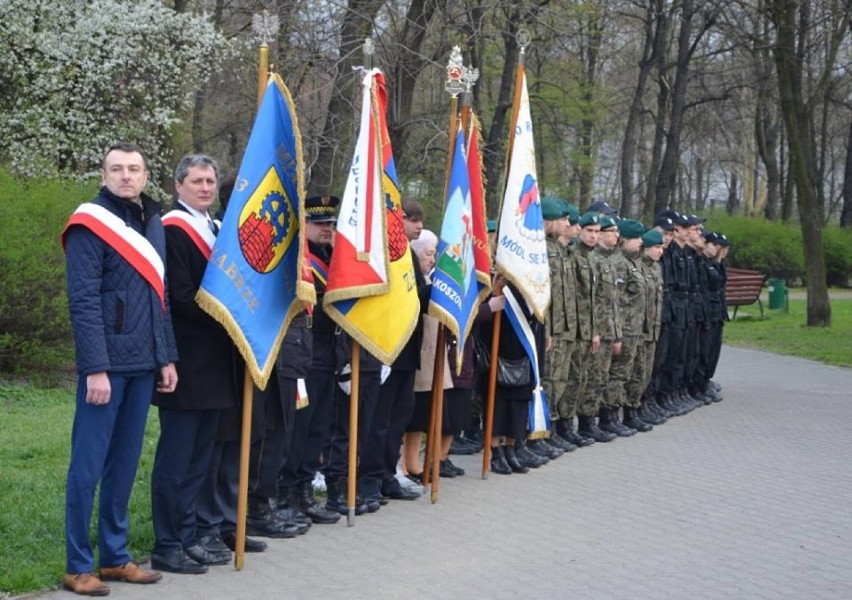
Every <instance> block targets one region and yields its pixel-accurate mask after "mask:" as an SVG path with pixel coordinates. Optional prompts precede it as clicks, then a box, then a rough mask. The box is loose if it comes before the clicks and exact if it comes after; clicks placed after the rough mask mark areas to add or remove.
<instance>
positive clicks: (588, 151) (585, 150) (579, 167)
mask: <svg viewBox="0 0 852 600" xmlns="http://www.w3.org/2000/svg"><path fill="white" fill-rule="evenodd" d="M603 10H604V9H603V8H598V7H589V8H587V11H588V13H589V14H588V18H587V19H586V23H585V24H586V35H585V36H583V37H584V38H585V39H584V40H583V42H584V43H583V42H581V48H580V60H581V61H582V62H583V66H584V78H583V106H582V112H583V118H582V120H581V121H580V132H579V136H578V138H579V147H578V148H577V157H578V161H577V164H576V165H575V169H574V170H575V171H576V172H577V174H578V178H579V184H580V185H579V188H578V194H579V201H580V206H588V205H589V204H591V202H592V181H593V178H594V168H595V124H596V120H595V119H594V117H592V116H591V115H592V114H593V113H594V111H595V85H596V83H597V68H598V55H599V54H600V49H601V38H602V34H603V25H604V21H605V18H604V14H603Z"/></svg>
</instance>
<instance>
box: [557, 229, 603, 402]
mask: <svg viewBox="0 0 852 600" xmlns="http://www.w3.org/2000/svg"><path fill="white" fill-rule="evenodd" d="M591 252H592V249H591V248H589V247H588V246H586V245H585V244H582V243H579V244H577V245H576V246H573V247H572V248H571V253H570V258H571V265H572V266H573V269H574V277H575V282H576V286H575V289H576V302H577V338H576V340H575V342H574V348H573V350H572V351H571V364H570V366H569V367H568V383H567V385H566V386H565V392H564V393H563V394H562V397H561V398H560V399H559V406H560V408H559V418H560V419H570V418H573V417H575V416H577V413H578V409H579V405H580V398H583V397H584V396H585V394H586V389H587V386H588V376H589V370H590V368H591V359H592V352H591V347H592V338H593V337H594V336H595V333H596V331H595V320H594V310H593V307H594V305H595V271H594V269H593V268H592V265H591V262H590V255H591Z"/></svg>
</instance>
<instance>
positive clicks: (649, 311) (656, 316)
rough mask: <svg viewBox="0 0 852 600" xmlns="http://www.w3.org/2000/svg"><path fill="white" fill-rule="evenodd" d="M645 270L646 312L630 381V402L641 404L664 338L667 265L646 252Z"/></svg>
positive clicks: (643, 270) (643, 258)
mask: <svg viewBox="0 0 852 600" xmlns="http://www.w3.org/2000/svg"><path fill="white" fill-rule="evenodd" d="M641 266H642V273H643V274H644V276H645V313H644V318H643V319H642V336H643V337H642V344H641V345H640V346H639V350H638V352H637V353H636V359H635V360H634V362H633V371H632V374H631V376H630V380H629V381H628V382H627V405H628V406H633V407H638V406H639V399H640V398H641V397H642V394H644V393H645V391H646V390H647V388H648V385H649V384H650V382H651V374H652V372H653V368H654V355H655V354H656V350H657V341H658V340H659V339H660V330H661V328H662V324H661V320H662V313H663V269H662V267H660V264H659V263H658V262H655V261H653V260H651V259H650V258H648V257H647V256H643V257H642V260H641Z"/></svg>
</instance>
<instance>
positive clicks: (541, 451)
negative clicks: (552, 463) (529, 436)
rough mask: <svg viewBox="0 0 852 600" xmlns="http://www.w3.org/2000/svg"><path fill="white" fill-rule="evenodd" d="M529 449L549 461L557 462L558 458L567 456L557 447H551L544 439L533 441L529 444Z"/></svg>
mask: <svg viewBox="0 0 852 600" xmlns="http://www.w3.org/2000/svg"><path fill="white" fill-rule="evenodd" d="M527 448H529V449H530V450H532V451H533V452H535V453H536V454H538V455H539V456H544V457H545V458H547V459H548V460H556V459H557V458H559V457H560V456H562V455H563V454H565V451H564V450H561V449H560V448H557V447H556V446H551V445H550V444H548V443H547V442H545V441H544V440H543V439H538V440H531V441H529V442H527Z"/></svg>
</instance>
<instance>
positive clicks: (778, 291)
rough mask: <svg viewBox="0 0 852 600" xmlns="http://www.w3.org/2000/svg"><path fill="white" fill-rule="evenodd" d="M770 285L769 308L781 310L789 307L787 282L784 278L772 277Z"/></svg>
mask: <svg viewBox="0 0 852 600" xmlns="http://www.w3.org/2000/svg"><path fill="white" fill-rule="evenodd" d="M767 284H768V286H769V308H770V309H771V310H781V309H782V308H783V309H786V308H787V282H786V281H784V280H783V279H770V280H769V281H768V282H767Z"/></svg>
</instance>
